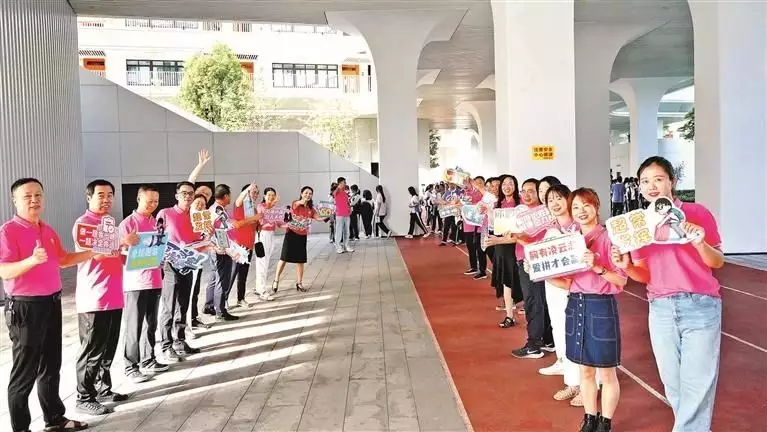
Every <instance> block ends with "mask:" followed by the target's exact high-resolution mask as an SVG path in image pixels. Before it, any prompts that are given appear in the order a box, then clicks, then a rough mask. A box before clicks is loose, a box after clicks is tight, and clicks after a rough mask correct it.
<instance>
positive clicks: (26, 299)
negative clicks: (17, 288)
mask: <svg viewBox="0 0 767 432" xmlns="http://www.w3.org/2000/svg"><path fill="white" fill-rule="evenodd" d="M60 299H61V291H59V292H57V293H55V294H51V295H47V296H14V295H12V296H9V297H8V300H10V301H11V302H20V303H47V302H55V301H58V300H60Z"/></svg>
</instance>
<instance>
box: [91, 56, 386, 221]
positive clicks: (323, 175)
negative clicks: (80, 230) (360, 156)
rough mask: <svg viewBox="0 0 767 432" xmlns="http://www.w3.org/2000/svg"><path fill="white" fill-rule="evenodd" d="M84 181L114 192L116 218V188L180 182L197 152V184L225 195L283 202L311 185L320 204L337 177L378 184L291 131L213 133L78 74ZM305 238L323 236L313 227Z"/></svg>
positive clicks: (118, 209)
mask: <svg viewBox="0 0 767 432" xmlns="http://www.w3.org/2000/svg"><path fill="white" fill-rule="evenodd" d="M80 76H81V78H80V87H81V92H82V93H81V94H82V96H81V102H82V124H83V151H84V156H83V160H84V165H85V173H86V174H85V176H86V183H87V182H90V181H92V180H94V179H97V178H105V179H107V180H109V181H111V182H112V183H114V184H115V186H116V187H117V196H116V200H115V206H114V210H113V214H114V215H115V216H116V217H120V216H121V215H122V196H121V193H120V192H121V187H120V185H121V184H123V183H153V182H178V181H181V180H186V179H187V177H188V176H189V173H190V172H191V170H192V169H193V168H194V166H195V165H196V164H197V152H198V151H199V150H200V149H202V148H205V149H208V151H210V152H211V156H212V158H213V159H212V161H211V162H210V163H208V165H206V166H205V168H204V169H203V171H202V173H201V174H200V176H199V178H198V181H215V182H216V183H217V184H221V183H224V184H227V185H229V186H230V187H231V188H232V191H233V193H238V192H239V191H240V189H241V188H242V186H243V185H245V184H248V183H251V182H256V183H257V184H258V185H259V186H260V187H261V190H263V189H264V188H266V187H267V186H271V187H273V188H275V189H276V190H277V192H278V194H279V195H280V197H281V199H282V201H283V202H284V203H286V204H287V203H289V202H290V201H291V200H293V199H297V198H298V196H299V191H300V188H301V187H303V186H311V187H312V188H313V189H314V190H315V200H317V201H319V200H325V199H327V195H328V191H329V188H330V182H331V181H335V179H336V178H337V177H339V176H343V177H346V179H347V180H348V182H349V184H359V185H360V188H361V189H370V190H373V189H374V188H375V186H376V185H377V184H378V179H377V178H376V177H374V176H373V175H371V174H370V173H369V172H366V171H364V170H361V169H359V167H357V166H356V165H354V164H353V163H351V162H349V161H347V160H345V159H343V158H341V157H339V156H337V155H335V154H334V153H331V152H329V151H328V150H326V149H325V148H324V147H322V146H320V145H319V144H317V143H315V142H314V141H312V140H310V139H309V138H307V137H306V136H304V135H301V134H299V133H297V132H231V133H230V132H215V131H211V130H207V129H205V128H203V127H201V126H200V125H198V124H195V123H194V122H192V121H189V120H187V119H185V118H183V117H181V116H179V115H177V114H175V113H173V112H171V111H169V110H167V109H165V108H163V107H162V106H159V105H157V104H155V103H153V102H151V101H149V100H147V99H144V98H143V97H141V96H138V95H136V94H134V93H132V92H131V91H129V90H127V89H124V88H122V87H119V86H117V85H116V84H114V83H111V82H110V81H107V80H104V79H101V78H99V77H97V76H95V75H93V74H92V73H90V72H87V71H84V70H81V71H80ZM312 230H313V232H323V231H327V226H326V225H325V224H316V226H314V227H313V228H312Z"/></svg>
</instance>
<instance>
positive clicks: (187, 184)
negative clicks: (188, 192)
mask: <svg viewBox="0 0 767 432" xmlns="http://www.w3.org/2000/svg"><path fill="white" fill-rule="evenodd" d="M184 186H189V187H190V188H192V190H194V184H193V183H192V182H189V181H182V182H178V183H176V193H178V191H180V190H181V188H182V187H184Z"/></svg>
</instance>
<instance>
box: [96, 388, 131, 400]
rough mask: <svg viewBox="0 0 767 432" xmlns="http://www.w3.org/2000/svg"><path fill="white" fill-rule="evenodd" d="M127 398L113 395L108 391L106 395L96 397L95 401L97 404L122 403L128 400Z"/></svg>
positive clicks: (117, 394) (122, 395)
mask: <svg viewBox="0 0 767 432" xmlns="http://www.w3.org/2000/svg"><path fill="white" fill-rule="evenodd" d="M128 397H129V396H128V395H126V394H120V393H114V392H112V391H111V390H110V391H109V392H108V393H104V394H100V395H98V396H96V400H97V401H99V402H122V401H126V400H128Z"/></svg>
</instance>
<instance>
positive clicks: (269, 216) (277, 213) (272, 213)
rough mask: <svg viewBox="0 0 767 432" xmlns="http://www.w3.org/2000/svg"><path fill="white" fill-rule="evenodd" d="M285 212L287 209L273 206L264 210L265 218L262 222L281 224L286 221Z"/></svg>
mask: <svg viewBox="0 0 767 432" xmlns="http://www.w3.org/2000/svg"><path fill="white" fill-rule="evenodd" d="M285 213H287V209H285V208H283V207H272V208H270V209H266V210H264V218H263V219H261V223H263V224H265V225H274V226H279V225H282V224H284V223H285Z"/></svg>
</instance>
